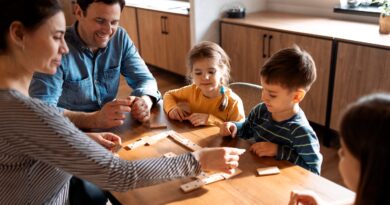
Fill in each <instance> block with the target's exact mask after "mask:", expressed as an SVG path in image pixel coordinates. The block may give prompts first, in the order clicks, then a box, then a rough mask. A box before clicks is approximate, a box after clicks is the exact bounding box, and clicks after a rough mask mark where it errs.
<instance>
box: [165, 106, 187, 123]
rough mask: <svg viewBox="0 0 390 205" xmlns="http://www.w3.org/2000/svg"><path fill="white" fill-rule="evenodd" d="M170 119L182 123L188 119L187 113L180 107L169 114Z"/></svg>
mask: <svg viewBox="0 0 390 205" xmlns="http://www.w3.org/2000/svg"><path fill="white" fill-rule="evenodd" d="M168 117H169V119H171V120H179V121H180V122H182V121H183V120H185V119H186V117H187V113H186V112H185V111H183V110H182V109H181V108H180V107H175V108H173V109H172V110H171V111H169V113H168Z"/></svg>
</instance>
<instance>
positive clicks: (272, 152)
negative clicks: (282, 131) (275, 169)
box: [250, 142, 278, 157]
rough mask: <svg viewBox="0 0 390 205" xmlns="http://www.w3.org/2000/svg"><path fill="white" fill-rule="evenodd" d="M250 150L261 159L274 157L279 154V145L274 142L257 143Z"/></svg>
mask: <svg viewBox="0 0 390 205" xmlns="http://www.w3.org/2000/svg"><path fill="white" fill-rule="evenodd" d="M250 150H251V151H252V152H254V153H256V155H257V156H259V157H274V156H276V154H277V152H278V145H277V144H274V143H272V142H257V143H255V144H253V145H252V146H251V149H250Z"/></svg>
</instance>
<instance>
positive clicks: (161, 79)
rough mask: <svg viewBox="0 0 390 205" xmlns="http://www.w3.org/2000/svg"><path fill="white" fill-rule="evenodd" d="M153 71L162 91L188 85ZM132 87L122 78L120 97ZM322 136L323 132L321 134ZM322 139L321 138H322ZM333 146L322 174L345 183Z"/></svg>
mask: <svg viewBox="0 0 390 205" xmlns="http://www.w3.org/2000/svg"><path fill="white" fill-rule="evenodd" d="M150 70H151V72H152V73H153V75H154V77H155V78H156V79H157V84H158V88H159V90H160V92H161V93H162V94H164V93H165V92H166V91H168V90H171V89H175V88H179V87H182V86H184V85H186V80H185V78H184V77H182V76H178V75H175V74H172V73H169V72H166V71H163V70H160V69H157V68H152V67H150ZM130 92H131V89H130V88H129V87H128V86H127V84H126V83H125V82H124V81H123V79H122V80H121V84H120V91H119V93H118V98H124V97H126V96H128V95H129V93H130ZM319 137H320V138H321V137H322V136H321V134H319ZM320 140H321V139H320ZM333 144H336V145H333V146H332V147H330V148H329V147H325V146H321V153H322V155H323V157H324V161H323V163H322V171H321V176H323V177H325V178H327V179H329V180H331V181H333V182H335V183H338V184H340V185H343V186H344V184H343V182H342V179H341V176H340V173H339V171H338V162H339V157H338V155H337V148H336V147H337V143H333Z"/></svg>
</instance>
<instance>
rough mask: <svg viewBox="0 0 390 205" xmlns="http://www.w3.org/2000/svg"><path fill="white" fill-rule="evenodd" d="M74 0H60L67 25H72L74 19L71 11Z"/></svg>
mask: <svg viewBox="0 0 390 205" xmlns="http://www.w3.org/2000/svg"><path fill="white" fill-rule="evenodd" d="M75 2H76V0H61V4H62V7H63V11H64V15H65V20H66V25H67V26H70V25H72V24H73V23H74V22H75V21H76V17H75V16H74V13H73V6H74V4H75Z"/></svg>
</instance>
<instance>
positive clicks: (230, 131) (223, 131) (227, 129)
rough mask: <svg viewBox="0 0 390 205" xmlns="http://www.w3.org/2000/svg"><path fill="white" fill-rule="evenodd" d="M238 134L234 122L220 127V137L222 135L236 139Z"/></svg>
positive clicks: (225, 123)
mask: <svg viewBox="0 0 390 205" xmlns="http://www.w3.org/2000/svg"><path fill="white" fill-rule="evenodd" d="M236 134H237V127H236V125H235V124H234V123H232V122H224V123H223V124H222V125H221V126H220V127H219V135H221V136H222V137H224V136H232V137H233V138H234V137H236Z"/></svg>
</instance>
